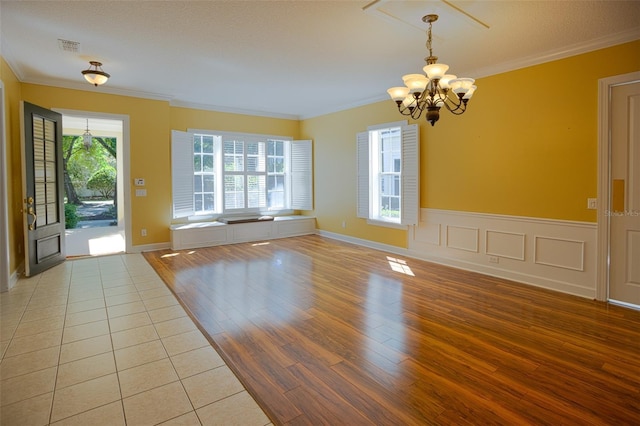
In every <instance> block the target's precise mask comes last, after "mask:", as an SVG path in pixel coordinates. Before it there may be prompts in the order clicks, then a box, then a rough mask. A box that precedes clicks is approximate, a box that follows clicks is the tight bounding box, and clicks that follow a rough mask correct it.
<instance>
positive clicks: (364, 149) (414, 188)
mask: <svg viewBox="0 0 640 426" xmlns="http://www.w3.org/2000/svg"><path fill="white" fill-rule="evenodd" d="M356 143H357V153H356V155H357V191H358V194H357V201H356V203H357V216H358V217H361V218H365V219H367V220H369V221H370V222H371V223H373V224H376V225H383V226H384V225H387V226H398V225H401V226H406V225H415V224H417V223H418V216H419V137H418V126H417V125H415V124H414V125H406V122H396V123H388V124H383V125H378V126H371V127H370V128H369V130H368V131H366V132H362V133H359V134H358V135H357V141H356Z"/></svg>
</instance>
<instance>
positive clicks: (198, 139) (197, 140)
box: [193, 135, 202, 154]
mask: <svg viewBox="0 0 640 426" xmlns="http://www.w3.org/2000/svg"><path fill="white" fill-rule="evenodd" d="M193 152H194V154H199V153H201V152H202V136H199V135H196V136H194V137H193Z"/></svg>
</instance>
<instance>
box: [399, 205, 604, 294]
mask: <svg viewBox="0 0 640 426" xmlns="http://www.w3.org/2000/svg"><path fill="white" fill-rule="evenodd" d="M436 234H438V235H436ZM596 240H597V225H596V223H591V222H576V221H564V220H553V219H540V218H529V217H519V216H507V215H494V214H485V213H470V212H460V211H452V210H439V209H422V210H421V212H420V223H419V224H418V226H416V227H414V229H413V232H411V233H410V234H409V248H408V254H409V255H410V256H413V257H416V258H419V259H424V260H429V261H432V262H437V263H441V264H445V265H449V266H454V267H457V268H462V269H466V270H470V271H475V272H480V273H483V274H488V275H492V276H497V277H502V278H507V279H511V280H514V281H519V282H522V283H526V284H531V285H535V286H539V287H544V288H548V289H552V290H556V291H561V292H564V293H570V294H575V295H578V296H582V297H587V298H595V296H596V277H597V275H596V256H597V253H596ZM496 260H497V263H495V261H496Z"/></svg>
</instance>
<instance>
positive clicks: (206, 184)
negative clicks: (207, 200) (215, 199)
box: [202, 175, 215, 193]
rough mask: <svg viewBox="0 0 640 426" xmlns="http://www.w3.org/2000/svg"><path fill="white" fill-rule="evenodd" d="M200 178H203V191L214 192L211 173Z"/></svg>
mask: <svg viewBox="0 0 640 426" xmlns="http://www.w3.org/2000/svg"><path fill="white" fill-rule="evenodd" d="M202 180H203V189H202V190H203V191H204V192H211V193H213V192H214V188H215V186H214V183H215V181H214V176H213V175H204V176H202Z"/></svg>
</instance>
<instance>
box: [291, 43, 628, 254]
mask: <svg viewBox="0 0 640 426" xmlns="http://www.w3.org/2000/svg"><path fill="white" fill-rule="evenodd" d="M638 52H640V41H635V42H632V43H626V44H623V45H619V46H614V47H612V48H608V49H603V50H599V51H595V52H590V53H586V54H582V55H578V56H574V57H571V58H567V59H563V60H559V61H554V62H549V63H545V64H541V65H537V66H533V67H528V68H524V69H520V70H516V71H512V72H508V73H503V74H498V75H494V76H491V77H486V78H482V79H479V80H478V81H477V85H478V90H477V91H476V94H475V95H474V98H473V99H472V100H471V102H470V107H469V110H468V111H467V112H466V113H465V114H464V115H462V116H459V117H456V116H453V115H452V114H450V113H448V112H446V111H442V112H441V115H440V121H438V122H437V123H436V125H435V127H431V126H430V125H429V124H428V123H427V122H426V121H425V120H424V118H423V119H422V120H420V121H418V122H417V123H418V124H419V125H420V141H421V147H420V149H421V161H420V173H421V180H420V185H421V199H420V205H421V207H423V208H436V209H446V210H460V211H467V212H482V213H494V214H504V215H515V216H528V217H539V218H552V219H564V220H575V221H587V222H595V221H596V212H595V210H587V208H586V206H587V198H590V197H596V196H597V194H596V192H597V191H596V186H597V137H598V135H597V124H598V114H597V99H598V79H601V78H604V77H608V76H613V75H618V74H625V73H629V72H633V71H638V70H640V55H639V54H638ZM453 68H454V70H455V66H453ZM409 71H410V70H407V72H409ZM404 118H405V117H403V116H401V115H400V114H399V113H398V112H397V109H396V108H395V104H394V103H393V102H392V101H391V100H388V101H384V102H379V103H375V104H371V105H367V106H363V107H360V108H355V109H352V110H348V111H343V112H337V113H334V114H328V115H325V116H321V117H316V118H312V119H308V120H304V121H303V123H302V128H301V137H302V138H312V139H314V146H315V149H314V156H315V203H316V215H317V217H318V226H319V228H320V229H323V230H326V231H330V232H336V233H340V234H346V235H349V236H353V237H356V238H363V239H367V240H373V241H377V242H381V243H386V244H391V245H396V246H401V247H406V240H407V235H406V232H403V231H396V230H388V229H385V228H381V227H376V226H368V225H366V222H365V221H364V220H362V219H358V218H356V203H355V194H356V188H355V176H356V170H355V167H356V151H355V147H356V141H355V138H356V133H358V132H361V131H364V130H366V128H367V126H369V125H373V124H380V123H386V122H392V121H398V120H402V119H404ZM409 123H412V121H409ZM326 164H332V166H331V167H326V166H324V167H323V165H326ZM343 221H344V222H346V228H342V222H343Z"/></svg>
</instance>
